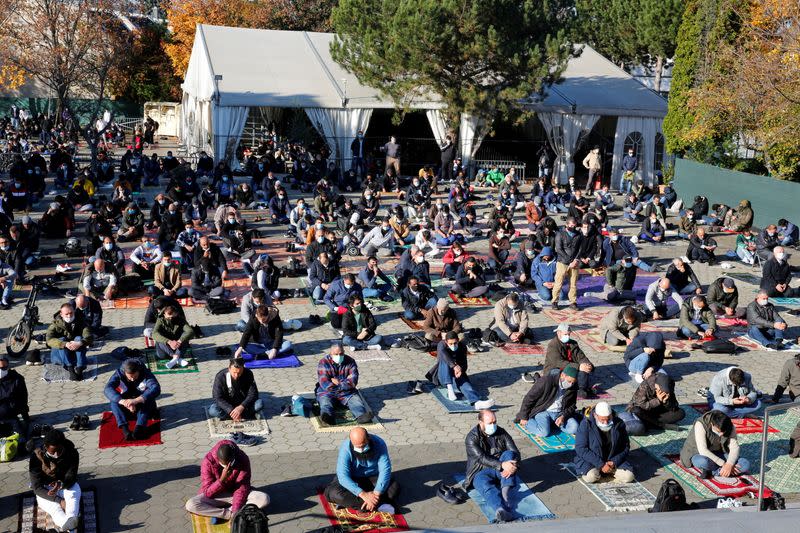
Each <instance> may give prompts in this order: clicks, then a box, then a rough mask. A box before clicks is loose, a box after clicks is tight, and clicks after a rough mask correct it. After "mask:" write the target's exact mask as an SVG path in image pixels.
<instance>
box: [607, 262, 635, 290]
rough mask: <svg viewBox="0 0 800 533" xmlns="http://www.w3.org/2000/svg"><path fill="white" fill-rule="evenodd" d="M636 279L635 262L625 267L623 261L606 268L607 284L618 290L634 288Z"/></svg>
mask: <svg viewBox="0 0 800 533" xmlns="http://www.w3.org/2000/svg"><path fill="white" fill-rule="evenodd" d="M635 281H636V266H635V265H633V263H631V264H630V266H628V268H625V267H623V266H622V263H621V262H620V263H617V264H615V265H611V266H610V267H607V268H606V284H608V285H609V286H611V287H614V288H615V289H617V290H618V291H630V290H633V283H634V282H635Z"/></svg>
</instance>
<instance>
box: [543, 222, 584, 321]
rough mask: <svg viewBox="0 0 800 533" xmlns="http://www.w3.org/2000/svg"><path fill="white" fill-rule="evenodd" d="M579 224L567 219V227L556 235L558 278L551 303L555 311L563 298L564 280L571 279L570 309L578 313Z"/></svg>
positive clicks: (554, 282)
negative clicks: (577, 228)
mask: <svg viewBox="0 0 800 533" xmlns="http://www.w3.org/2000/svg"><path fill="white" fill-rule="evenodd" d="M576 227H577V222H576V221H575V219H574V218H573V217H569V218H567V223H566V226H564V227H563V228H562V229H560V230H559V231H558V233H556V241H555V249H556V250H555V251H556V277H555V280H554V281H553V288H552V289H551V292H552V296H551V297H550V303H551V304H552V306H553V309H556V310H558V308H559V307H558V299H559V297H560V296H561V287H562V286H563V285H564V278H566V277H569V302H570V306H569V308H570V309H572V310H574V311H577V310H578V309H579V308H578V274H579V269H578V266H579V265H578V251H579V244H580V240H581V239H580V236H579V233H578V232H577V231H576V229H575V228H576Z"/></svg>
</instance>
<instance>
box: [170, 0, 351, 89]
mask: <svg viewBox="0 0 800 533" xmlns="http://www.w3.org/2000/svg"><path fill="white" fill-rule="evenodd" d="M164 4H165V6H166V8H167V20H169V29H170V31H171V37H170V39H169V41H168V42H167V43H166V44H165V45H164V49H165V51H166V52H167V55H168V56H169V58H170V60H171V61H172V66H173V68H174V71H175V75H176V76H178V77H180V78H183V76H184V74H186V68H187V67H188V65H189V56H190V55H191V53H192V43H194V34H195V29H196V28H197V25H198V24H211V25H217V26H233V27H242V28H263V29H272V30H303V31H323V32H324V31H330V30H331V24H330V16H331V10H332V9H333V7H334V5H335V4H336V1H335V0H165V2H164Z"/></svg>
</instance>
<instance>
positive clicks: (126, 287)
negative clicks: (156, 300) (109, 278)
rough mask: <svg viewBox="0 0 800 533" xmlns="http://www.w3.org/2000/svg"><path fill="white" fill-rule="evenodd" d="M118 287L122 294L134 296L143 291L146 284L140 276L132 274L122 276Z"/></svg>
mask: <svg viewBox="0 0 800 533" xmlns="http://www.w3.org/2000/svg"><path fill="white" fill-rule="evenodd" d="M117 287H118V288H119V290H120V292H122V293H125V294H132V293H135V292H141V291H143V290H144V282H143V281H142V278H141V276H139V274H137V273H135V272H132V273H130V274H125V275H124V276H120V278H119V281H117Z"/></svg>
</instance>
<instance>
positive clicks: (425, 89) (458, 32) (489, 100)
mask: <svg viewBox="0 0 800 533" xmlns="http://www.w3.org/2000/svg"><path fill="white" fill-rule="evenodd" d="M572 16H573V11H572V10H571V2H569V1H567V0H551V1H548V2H539V1H533V0H528V1H524V2H520V1H518V0H468V1H466V0H383V1H376V0H341V1H340V2H339V5H338V6H337V7H336V8H335V9H334V10H333V16H332V19H333V26H334V29H335V30H336V38H335V39H334V42H333V43H332V45H331V54H332V55H333V58H334V60H336V61H337V62H338V63H339V64H340V65H342V66H343V67H344V68H345V69H347V70H348V71H349V72H352V73H353V74H355V75H356V77H357V78H358V79H359V81H360V82H361V83H363V84H365V85H368V86H371V87H375V88H378V89H380V90H381V91H382V92H383V93H385V94H386V95H387V96H388V97H390V98H391V99H392V100H393V101H394V103H395V104H396V106H397V107H398V108H399V109H402V110H408V109H409V108H410V106H411V103H412V101H413V100H414V99H418V98H426V97H428V96H429V95H430V94H435V95H438V97H439V98H441V100H442V101H443V102H444V104H445V105H446V109H445V114H446V115H447V117H448V119H449V121H450V123H451V124H456V123H458V117H459V116H460V114H461V113H468V114H470V115H473V116H475V117H477V118H478V119H483V121H485V122H487V123H491V121H492V119H493V118H494V117H495V115H497V114H499V115H502V116H505V117H510V116H512V115H514V114H515V113H517V112H518V111H519V108H518V106H517V102H518V101H519V100H520V99H521V98H527V97H529V96H530V95H531V94H533V93H535V92H537V91H540V90H542V88H543V87H544V86H546V85H547V84H549V83H552V82H554V81H555V80H556V79H557V78H558V77H559V76H560V74H561V73H562V72H563V70H564V68H565V67H566V63H567V60H568V58H569V57H570V54H571V53H572V49H573V48H572V44H571V43H570V41H569V39H568V38H567V32H566V29H567V26H568V24H569V23H570V21H571V17H572Z"/></svg>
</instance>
